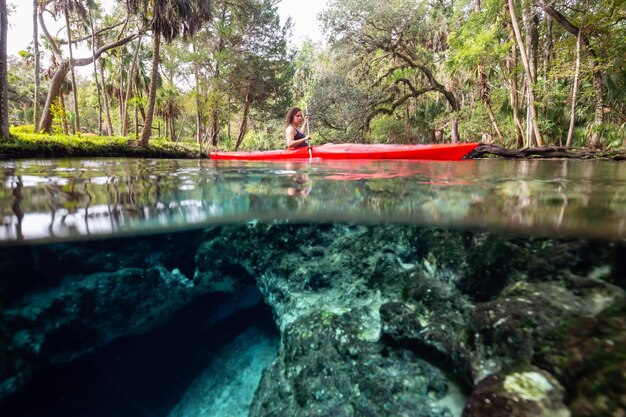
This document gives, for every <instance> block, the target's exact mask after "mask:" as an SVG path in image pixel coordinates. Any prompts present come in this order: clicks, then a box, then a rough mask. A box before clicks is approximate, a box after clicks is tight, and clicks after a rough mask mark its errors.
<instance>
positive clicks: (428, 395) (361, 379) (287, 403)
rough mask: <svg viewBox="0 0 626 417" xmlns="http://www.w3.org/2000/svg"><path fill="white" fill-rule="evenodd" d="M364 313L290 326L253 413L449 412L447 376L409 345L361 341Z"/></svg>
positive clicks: (434, 415) (433, 415) (300, 416)
mask: <svg viewBox="0 0 626 417" xmlns="http://www.w3.org/2000/svg"><path fill="white" fill-rule="evenodd" d="M363 314H367V313H366V312H363V311H362V310H360V309H353V310H350V311H349V312H346V313H344V314H341V315H338V314H334V313H330V312H318V313H314V314H311V315H309V316H305V317H300V318H299V319H298V320H296V321H294V322H293V323H291V324H289V325H288V326H287V328H286V329H285V331H284V332H283V338H282V343H281V347H280V351H279V356H278V358H277V360H276V361H275V362H274V364H273V365H272V366H271V367H270V368H269V369H268V370H266V371H265V372H264V375H263V378H262V381H261V384H260V386H259V388H258V390H257V393H256V396H255V399H254V402H253V405H252V409H251V412H250V416H251V417H260V416H264V417H269V416H275V417H278V416H293V417H305V416H306V417H310V416H334V417H352V416H355V417H356V416H370V417H376V416H381V417H383V416H385V417H386V416H403V415H406V416H409V415H412V416H423V417H445V416H450V415H451V414H450V411H449V410H448V409H447V408H446V407H444V406H443V405H442V404H441V400H442V399H443V398H444V397H445V396H446V395H447V394H448V391H449V389H448V381H447V379H446V378H445V376H444V374H443V373H442V372H441V371H440V370H439V369H437V368H435V367H433V366H432V365H430V364H429V363H427V362H425V361H423V360H421V359H419V358H418V357H416V356H415V355H414V354H413V353H411V352H410V351H408V350H403V349H392V348H389V347H386V346H385V345H384V344H381V343H377V342H372V341H366V340H362V339H361V338H360V337H359V333H360V331H361V329H360V325H359V323H361V322H362V319H363V317H362V315H363Z"/></svg>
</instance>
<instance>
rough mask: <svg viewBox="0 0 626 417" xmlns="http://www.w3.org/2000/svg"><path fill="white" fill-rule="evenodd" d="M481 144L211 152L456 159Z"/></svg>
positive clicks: (247, 157)
mask: <svg viewBox="0 0 626 417" xmlns="http://www.w3.org/2000/svg"><path fill="white" fill-rule="evenodd" d="M476 146H478V143H450V144H442V145H380V144H376V145H364V144H357V143H340V144H327V145H318V146H311V154H310V155H309V148H307V147H302V148H297V149H287V150H282V151H258V152H211V159H219V160H241V161H283V160H293V159H309V158H319V159H425V160H431V161H457V160H459V159H461V158H462V157H464V156H465V155H467V154H468V153H470V152H471V151H472V150H473V149H474V148H476Z"/></svg>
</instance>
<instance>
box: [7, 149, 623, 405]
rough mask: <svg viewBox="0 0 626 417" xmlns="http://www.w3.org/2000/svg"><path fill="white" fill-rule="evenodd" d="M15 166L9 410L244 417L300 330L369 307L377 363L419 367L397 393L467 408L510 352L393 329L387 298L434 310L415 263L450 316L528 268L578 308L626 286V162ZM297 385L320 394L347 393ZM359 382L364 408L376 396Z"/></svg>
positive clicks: (10, 176)
mask: <svg viewBox="0 0 626 417" xmlns="http://www.w3.org/2000/svg"><path fill="white" fill-rule="evenodd" d="M0 177H1V181H0V184H1V187H0V211H1V213H0V215H1V219H2V225H1V226H0V276H1V277H2V279H1V282H0V415H3V416H57V415H59V416H64V417H71V416H82V417H95V416H103V417H105V416H137V415H140V416H162V417H166V416H171V417H182V416H206V417H209V416H211V417H212V416H216V417H217V416H220V417H227V416H228V417H240V416H241V417H244V416H247V415H248V411H249V409H250V406H251V404H253V401H254V399H255V395H265V396H266V397H263V398H265V401H267V398H270V399H271V398H273V397H272V396H271V395H272V394H271V389H268V386H267V385H265V386H264V385H262V382H260V381H263V379H262V378H263V377H267V378H270V376H269V375H270V370H271V369H273V368H272V367H273V366H277V361H281V360H282V361H285V366H286V367H287V369H288V370H289V371H288V372H287V371H285V374H287V373H289V372H293V373H294V374H298V373H299V372H300V371H301V369H299V367H300V366H301V365H300V364H298V365H293V364H290V363H289V362H288V360H294V358H293V356H297V355H296V354H295V353H293V351H292V350H291V349H295V348H292V347H290V346H286V345H284V343H285V342H284V341H285V339H284V338H285V334H286V332H288V329H291V328H292V327H290V326H292V325H293V324H294V323H297V322H298V320H299V319H301V318H303V317H304V318H307V317H310V316H314V315H315V314H318V313H320V312H321V313H320V314H321V315H322V317H323V322H324V325H326V324H328V326H330V325H331V322H332V323H334V322H333V320H335V317H348V316H349V315H350V314H352V313H353V312H358V314H356V313H355V314H356V316H357V317H356V318H354V319H353V321H352V322H350V325H354V326H357V327H358V329H359V335H360V336H359V337H360V338H361V339H359V340H362V341H365V342H367V343H373V344H374V343H379V342H381V341H383V342H384V343H383V342H381V343H383V344H385V346H386V348H385V349H388V351H386V350H384V351H383V354H382V356H381V357H378V356H376V355H373V356H372V357H368V358H367V359H362V358H361V359H359V360H362V362H363V363H366V364H370V363H371V362H373V363H377V361H379V360H380V361H382V362H383V363H390V364H392V365H393V364H395V365H394V366H397V369H396V368H394V367H393V366H392V365H389V372H390V373H392V374H393V373H394V372H397V373H399V372H401V370H402V369H403V367H404V368H406V369H409V367H415V369H419V370H420V372H423V373H424V374H423V375H422V374H419V375H417V374H414V375H409V376H403V377H402V378H404V379H403V380H402V382H401V383H399V385H398V387H396V388H394V389H395V390H396V391H398V392H403V391H402V389H406V387H417V388H415V389H413V388H411V390H408V389H407V393H403V394H402V395H400V394H399V397H400V398H401V399H402V401H404V402H408V403H409V404H412V403H415V404H420V407H423V408H420V409H419V410H420V411H416V410H417V409H416V410H413V411H412V412H413V413H414V414H411V415H420V416H435V415H436V416H446V417H449V416H454V417H457V416H460V415H461V412H462V409H463V406H464V404H465V401H466V400H467V399H468V395H469V394H470V391H471V386H472V384H474V383H476V382H477V381H478V380H479V379H480V378H482V377H484V376H486V375H488V374H489V372H492V371H493V372H496V371H497V370H498V368H497V366H495V365H493V364H492V363H491V362H490V358H486V359H485V360H484V361H483V362H484V364H485V365H484V366H482V365H481V366H482V367H478V368H477V369H471V370H469V371H468V374H467V375H466V374H463V373H462V372H461V373H458V374H456V375H453V374H454V373H455V372H458V369H453V368H454V367H453V366H451V365H450V363H449V362H450V361H449V360H445V359H442V358H441V357H440V354H439V353H437V354H435V355H432V353H433V352H432V351H428V349H426V350H424V349H423V348H419V349H417V348H415V346H413V345H412V344H411V343H412V342H411V343H409V342H407V343H406V344H403V343H404V342H403V341H402V340H400V341H398V340H393V341H390V340H386V339H385V338H384V337H382V336H381V317H380V314H379V309H380V308H381V307H382V306H384V305H385V304H386V303H389V302H392V303H394V302H400V301H401V302H402V303H407V305H409V306H410V307H409V308H412V309H418V308H421V307H420V305H421V304H419V303H420V302H421V301H420V300H417V301H416V303H417V304H416V305H411V304H410V303H409V301H410V297H409V299H407V297H408V296H407V294H409V293H410V292H411V291H417V292H419V291H418V290H419V288H418V290H416V289H415V288H412V287H411V286H409V287H407V288H408V289H407V288H402V289H400V285H399V283H401V282H403V280H407V279H408V278H407V276H409V277H413V276H412V275H410V274H412V273H415V274H417V275H416V276H418V277H421V278H420V279H423V280H424V282H428V283H429V285H433V287H432V288H430V289H428V291H427V292H426V293H425V294H427V296H426V297H425V301H424V305H426V304H427V303H428V302H433V301H432V300H433V299H435V300H438V298H437V297H439V298H441V299H442V300H444V301H445V302H450V304H449V305H447V304H444V307H445V308H444V310H443V311H436V310H433V311H436V314H434V313H432V312H431V313H432V314H431V313H429V314H430V315H431V316H434V317H447V316H446V315H447V314H448V313H449V314H450V317H451V318H450V320H451V323H448V322H445V324H442V326H443V328H444V330H445V328H446V326H448V325H450V326H451V327H450V329H454V325H455V324H458V323H454V320H457V319H458V317H460V316H461V315H463V314H469V313H467V311H470V309H471V308H476V307H477V306H481V305H483V304H481V303H488V302H492V301H494V300H500V299H499V298H497V297H498V296H499V294H500V292H501V291H504V292H505V294H506V291H512V294H514V296H512V297H513V298H515V294H516V292H515V291H522V290H523V289H524V288H526V287H524V286H523V285H522V286H520V287H516V286H515V285H516V284H517V283H518V282H520V283H523V284H524V285H529V286H530V287H532V285H545V286H546V288H548V287H549V288H551V289H552V290H554V289H553V287H555V286H558V285H562V286H563V288H561V287H559V288H558V291H557V290H554V291H556V292H555V294H557V295H559V296H560V295H561V294H563V293H567V292H568V291H570V290H571V292H572V294H571V295H570V298H566V297H564V298H563V299H564V300H566V302H569V301H568V300H576V303H578V304H576V303H574V302H573V301H572V303H573V304H572V305H573V307H571V308H570V307H569V306H567V305H566V306H565V307H564V310H563V311H565V313H563V314H569V312H568V311H569V310H572V311H574V310H576V308H579V309H580V311H581V313H580V314H581V315H583V316H585V317H587V316H592V315H594V314H598V313H599V312H600V311H601V310H602V309H603V308H607V306H610V305H611V303H612V302H613V301H614V300H618V299H620V297H621V296H622V292H620V291H622V290H620V289H619V288H618V287H617V285H619V281H620V276H621V274H622V271H626V266H624V263H623V262H622V261H620V259H621V255H620V254H623V253H624V249H623V248H624V239H625V238H626V164H624V163H618V162H607V161H569V160H523V161H504V160H467V161H457V162H430V161H358V162H332V163H325V162H319V161H313V162H298V163H293V162H291V163H289V162H276V163H260V162H230V161H223V162H222V161H219V162H218V161H205V160H197V161H196V160H194V161H191V160H134V159H72V160H62V159H57V160H20V161H1V162H0ZM387 227H389V228H387ZM552 238H557V239H558V240H556V241H554V240H552ZM555 242H556V243H555ZM518 254H521V255H520V257H519V258H516V255H518ZM509 262H510V263H509ZM416 271H417V272H416ZM407 274H408V275H407ZM572 277H574V278H572ZM411 279H414V278H411ZM570 279H571V282H570V281H569V280H570ZM429 280H432V281H433V282H435V281H436V282H437V283H438V284H432V282H431V281H429ZM577 280H579V281H580V282H582V281H584V282H585V284H584V285H583V284H580V282H579V281H577ZM605 280H606V281H607V282H608V281H610V283H609V284H606V283H605ZM417 282H420V281H419V279H418V280H417ZM563 283H565V284H563ZM590 283H591V284H590ZM600 283H602V285H605V284H606V288H604V287H602V285H600ZM557 284H558V285H557ZM596 286H598V288H602V291H599V292H598V293H595V292H593V291H595V288H596ZM442 288H443V289H442ZM520 288H522V290H520ZM590 288H591V289H592V290H593V291H592V290H589V289H590ZM588 290H589V291H591V292H590V293H589V294H587V293H586V291H588ZM559 291H560V292H559ZM456 292H458V297H459V300H452V301H449V300H448V301H446V297H448V296H450V294H456ZM535 294H537V293H535ZM568 294H569V293H568ZM527 295H528V294H526V295H525V296H527ZM394 297H395V298H394ZM432 297H434V298H432ZM508 297H509V296H507V298H506V300H508V299H509V298H508ZM576 297H578V298H580V300H578V298H576ZM585 297H587V298H588V299H587V298H585ZM527 298H528V297H527ZM428 300H430V301H428ZM581 300H582V301H581ZM444 301H442V302H444ZM457 301H458V302H457ZM500 301H501V300H500ZM437 302H439V301H437ZM524 302H526V301H524ZM559 302H560V299H559ZM529 303H530V301H529ZM435 304H436V303H435ZM579 304H580V305H584V306H585V307H584V308H583V307H580V306H579ZM531 305H532V304H531ZM459 306H461V307H462V308H461V307H459ZM455 308H460V310H459V311H456V310H455ZM529 308H531V307H529ZM532 308H536V309H537V310H540V306H536V307H535V306H533V307H532ZM532 308H531V309H532ZM463 309H465V310H463ZM585 309H586V310H585ZM590 311H591V313H590ZM349 313H350V314H349ZM454 314H457V316H455V315H454ZM431 319H432V317H430V316H428V315H422V316H420V319H419V320H420V321H419V323H420V326H424V327H423V329H427V328H428V326H429V325H430V324H431V323H430V322H429V320H431ZM446 319H447V318H446ZM338 320H339V319H338ZM326 321H328V323H326ZM555 321H557V318H556V317H555ZM504 322H505V321H503V322H501V321H497V322H496V323H497V325H494V326H493V327H494V328H496V327H498V326H500V324H501V323H504ZM335 324H336V323H335ZM335 324H333V325H335ZM473 325H474V326H478V324H476V323H474V324H473ZM337 326H338V327H337V329H336V330H335V331H334V332H330V333H331V336H328V337H329V338H330V340H331V342H333V341H334V340H333V339H332V336H333V334H337V335H339V336H341V331H343V330H342V329H343V327H341V326H339V325H337ZM348 327H349V326H348ZM504 327H505V328H506V326H504ZM423 329H422V330H423ZM457 330H458V329H457ZM483 330H484V329H483ZM308 331H309V330H306V328H305V331H304V332H303V334H301V335H300V336H301V337H306V336H307V334H308V333H307V332H308ZM454 332H455V330H450V333H452V334H454ZM477 334H478V333H477ZM322 336H323V335H322ZM326 336H327V335H326ZM326 336H325V337H326ZM339 336H338V341H337V343H338V344H339V347H336V346H335V347H333V349H335V350H338V351H341V347H342V345H341V343H343V342H342V340H343V339H342V338H341V337H339ZM505 336H507V337H509V336H510V335H506V334H505ZM292 337H293V336H292ZM320 337H321V336H320ZM385 337H387V338H391V339H393V335H386V336H385ZM477 337H478V336H477ZM511 337H512V336H511ZM296 339H297V338H296ZM320 340H321V339H320ZM616 340H617V339H616ZM312 343H313V342H312ZM329 343H330V342H329ZM476 343H479V342H476ZM520 343H521V342H520ZM611 343H612V342H611ZM348 345H349V343H348ZM322 348H323V347H322ZM322 348H320V349H322ZM298 349H300V350H298ZM298 349H295V350H294V351H298V352H300V354H301V355H303V356H307V355H308V356H312V357H313V358H315V354H316V352H315V350H313V352H309V351H307V350H306V345H305V346H304V347H303V346H300V347H298ZM348 349H349V348H348ZM494 349H495V348H494ZM335 350H331V352H335ZM285 351H287V352H288V354H285ZM435 353H436V352H435ZM448 353H449V352H448ZM419 354H424V358H421V357H418V355H419ZM481 354H482V353H481ZM281 355H282V356H281ZM290 355H291V356H290ZM350 355H352V354H349V355H348V357H350V361H353V362H354V363H357V362H358V361H357V359H355V358H358V357H359V355H357V354H354V355H353V356H350ZM438 355H439V356H438ZM452 356H454V355H452ZM457 356H458V355H457ZM372 358H373V359H372ZM295 359H296V360H297V358H295ZM424 359H428V360H429V361H432V363H429V362H422V361H423V360H424ZM498 360H502V358H498V359H496V361H498ZM320 361H322V360H321V359H320V360H317V361H316V360H313V363H317V362H320ZM384 361H388V362H384ZM394 361H397V362H394ZM296 362H297V361H296ZM505 362H506V360H505ZM494 363H495V362H494ZM398 364H400V365H398ZM290 366H292V367H293V369H292V368H290ZM311 366H312V368H311V369H308V371H307V372H309V373H310V380H311V381H315V380H316V378H318V377H319V375H318V374H317V373H316V372H318V369H316V368H315V366H313V365H311ZM320 366H321V367H322V368H323V364H321V365H320ZM354 366H356V365H354ZM368 366H369V365H368ZM379 368H380V367H379ZM379 368H374V370H376V369H379ZM410 369H413V368H410ZM379 370H380V369H379ZM264 372H265V373H264ZM323 372H325V371H323ZM323 372H322V374H323ZM346 372H347V373H346V375H347V376H346V375H343V374H342V378H344V379H346V380H349V378H351V377H353V376H352V374H350V373H349V372H348V371H346ZM381 372H382V373H381V375H383V377H385V378H387V377H389V376H388V375H387V374H386V373H385V372H386V370H384V369H383V370H381ZM468 375H469V376H468ZM477 375H478V376H477ZM479 377H480V378H479ZM285 378H286V377H285ZM376 378H377V377H376ZM411 378H413V379H411ZM428 378H430V379H428ZM472 378H475V380H473V381H472V380H471V379H472ZM424 381H427V382H424ZM442 381H445V383H443V382H442ZM349 382H350V383H354V382H355V381H353V380H350V381H349ZM357 382H358V381H357ZM260 383H261V386H260V385H259V384H260ZM346 384H347V382H346ZM420 384H422V385H424V384H426V386H427V388H424V387H423V386H421V385H420ZM429 384H430V385H429ZM337 385H341V384H337ZM357 385H358V384H357ZM259 387H260V388H259ZM402 387H404V388H402ZM432 387H438V388H437V389H434V388H432ZM270 388H271V387H270ZM300 388H301V389H302V392H300V393H299V394H298V395H296V397H297V401H299V402H300V403H301V404H300V403H298V404H299V406H302V409H303V410H306V408H305V406H308V407H310V404H311V403H310V401H311V399H310V398H308V397H306V395H309V394H310V395H311V396H313V397H314V399H313V401H319V407H320V409H322V407H324V402H323V400H322V399H323V398H326V397H325V396H328V395H330V394H328V393H325V392H324V391H323V390H319V389H318V390H317V391H315V392H312V393H309V392H308V391H307V389H308V387H307V386H304V387H300ZM335 388H336V389H337V390H338V391H341V389H343V388H344V387H341V386H339V387H335ZM567 388H568V389H570V390H573V389H574V388H572V387H567ZM257 389H258V390H259V391H257ZM276 389H277V390H278V389H279V387H277V388H276ZM362 389H363V390H364V391H363V392H364V394H363V396H362V397H359V396H360V395H361V394H359V395H356V397H357V400H354V399H352V400H351V401H353V403H351V404H356V405H354V407H355V409H358V408H356V407H357V405H362V404H361V403H362V402H363V401H365V400H364V398H366V397H367V395H368V393H369V395H370V396H371V395H374V394H376V390H375V389H374V391H373V392H372V391H369V392H368V391H367V386H366V384H365V385H364V386H363V388H362ZM330 391H332V390H330ZM357 391H358V390H357ZM421 391H424V393H425V394H424V395H423V396H420V395H422V394H423V393H421ZM259 392H261V394H259ZM341 392H342V394H341V395H344V394H343V393H344V391H341ZM276 395H277V396H278V397H279V398H283V397H284V402H285V404H288V400H289V399H290V394H289V390H287V391H286V392H281V393H278V394H276ZM281 396H282V397H281ZM412 396H413V397H412ZM259 398H261V397H259ZM359 398H360V399H359ZM281 401H283V400H281ZM307 401H308V402H307ZM347 401H348V400H346V402H347ZM402 401H400V403H402ZM260 402H261V401H260V400H259V403H260ZM316 404H317V403H316ZM402 404H404V403H402ZM404 405H405V406H406V404H404ZM316 406H317V405H316ZM331 408H332V407H331ZM255 412H257V413H259V411H258V409H257V410H256V411H255ZM420 413H423V414H420ZM256 415H263V414H262V413H261V414H256ZM269 415H276V414H269ZM355 415H360V414H359V413H358V412H357V414H355ZM372 415H380V414H375V413H374V411H372Z"/></svg>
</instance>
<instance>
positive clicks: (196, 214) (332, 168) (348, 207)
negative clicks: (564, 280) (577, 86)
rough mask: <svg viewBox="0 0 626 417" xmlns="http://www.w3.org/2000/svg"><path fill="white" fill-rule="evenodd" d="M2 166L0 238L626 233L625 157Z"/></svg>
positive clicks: (70, 162) (22, 163) (109, 161)
mask: <svg viewBox="0 0 626 417" xmlns="http://www.w3.org/2000/svg"><path fill="white" fill-rule="evenodd" d="M0 171H1V174H0V175H1V181H0V184H2V188H0V211H1V212H0V215H1V217H0V218H1V219H2V226H1V227H0V242H1V243H2V244H12V243H15V242H23V241H28V242H35V241H55V240H66V239H83V238H90V237H92V236H99V237H102V236H108V235H114V236H116V235H133V234H142V233H158V232H163V231H168V230H169V231H171V230H178V229H188V228H199V227H203V226H207V225H212V224H224V223H238V222H244V221H255V220H284V219H291V220H293V221H305V222H309V221H310V222H333V221H342V222H343V221H350V222H357V223H358V222H364V223H380V222H392V223H393V222H397V223H408V224H417V225H437V226H453V227H461V228H484V229H494V230H508V231H519V232H522V233H530V234H544V235H553V234H557V235H576V236H585V237H599V238H604V239H611V240H613V239H620V238H624V237H625V236H626V164H624V163H619V162H607V161H568V160H524V161H511V160H506V161H504V160H470V161H458V162H431V161H359V162H336V161H335V162H331V163H322V162H313V163H306V162H303V163H288V162H273V163H259V162H230V161H200V160H192V161H188V160H135V159H72V160H20V161H14V162H8V161H3V162H0Z"/></svg>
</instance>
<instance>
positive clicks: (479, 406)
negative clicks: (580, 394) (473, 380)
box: [463, 369, 570, 417]
mask: <svg viewBox="0 0 626 417" xmlns="http://www.w3.org/2000/svg"><path fill="white" fill-rule="evenodd" d="M564 392H565V391H564V389H563V387H562V386H561V385H560V384H559V383H558V381H557V380H556V379H555V378H554V377H553V376H551V375H550V374H548V373H547V372H545V371H542V370H540V369H529V370H526V371H522V372H512V373H509V374H493V375H490V376H488V377H487V378H484V379H483V380H482V381H480V382H479V383H478V385H476V387H475V388H474V391H473V392H472V395H471V396H470V398H469V400H468V402H467V405H466V406H465V409H464V410H463V417H485V416H490V417H570V411H569V409H568V408H567V407H566V406H565V404H563V397H564Z"/></svg>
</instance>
